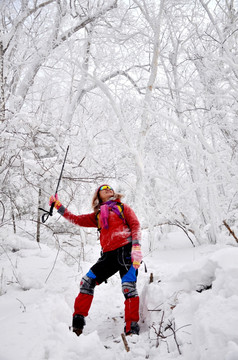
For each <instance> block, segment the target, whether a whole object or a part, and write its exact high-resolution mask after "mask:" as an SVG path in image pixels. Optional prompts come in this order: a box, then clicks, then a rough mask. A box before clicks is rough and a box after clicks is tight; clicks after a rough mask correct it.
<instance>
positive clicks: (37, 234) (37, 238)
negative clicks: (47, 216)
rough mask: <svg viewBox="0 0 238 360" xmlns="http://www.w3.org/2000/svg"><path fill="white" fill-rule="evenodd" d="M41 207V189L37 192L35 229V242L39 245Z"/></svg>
mask: <svg viewBox="0 0 238 360" xmlns="http://www.w3.org/2000/svg"><path fill="white" fill-rule="evenodd" d="M40 206H41V188H39V192H38V213H37V225H36V226H37V228H36V241H37V242H38V243H39V242H40V224H41V223H40V210H39V208H40Z"/></svg>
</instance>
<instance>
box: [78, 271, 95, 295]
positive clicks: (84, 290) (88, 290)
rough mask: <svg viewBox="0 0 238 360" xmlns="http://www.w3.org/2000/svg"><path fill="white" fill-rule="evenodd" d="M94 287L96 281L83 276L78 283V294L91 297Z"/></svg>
mask: <svg viewBox="0 0 238 360" xmlns="http://www.w3.org/2000/svg"><path fill="white" fill-rule="evenodd" d="M95 286H96V280H95V279H92V278H91V277H88V276H87V275H85V276H84V277H83V278H82V280H81V282H80V292H81V294H88V295H93V294H94V288H95Z"/></svg>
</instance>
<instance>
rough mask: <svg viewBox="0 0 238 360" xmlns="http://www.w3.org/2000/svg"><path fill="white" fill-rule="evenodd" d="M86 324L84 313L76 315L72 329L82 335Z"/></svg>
mask: <svg viewBox="0 0 238 360" xmlns="http://www.w3.org/2000/svg"><path fill="white" fill-rule="evenodd" d="M84 325H85V319H84V316H83V315H78V314H76V315H74V317H73V324H72V330H73V332H75V334H76V335H78V336H79V335H81V334H82V332H83V328H84Z"/></svg>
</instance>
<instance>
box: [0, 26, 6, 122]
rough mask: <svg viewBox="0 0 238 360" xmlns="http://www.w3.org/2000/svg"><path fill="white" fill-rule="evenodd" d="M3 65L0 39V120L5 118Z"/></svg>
mask: <svg viewBox="0 0 238 360" xmlns="http://www.w3.org/2000/svg"><path fill="white" fill-rule="evenodd" d="M0 34H1V33H0ZM3 65H4V61H3V43H2V41H0V121H4V120H5V94H4V75H3Z"/></svg>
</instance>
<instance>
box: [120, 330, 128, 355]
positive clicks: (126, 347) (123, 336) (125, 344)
mask: <svg viewBox="0 0 238 360" xmlns="http://www.w3.org/2000/svg"><path fill="white" fill-rule="evenodd" d="M121 337H122V340H123V343H124V346H125V349H126V351H127V352H129V351H130V348H129V345H128V342H127V340H126V336H125V334H123V333H122V334H121Z"/></svg>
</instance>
